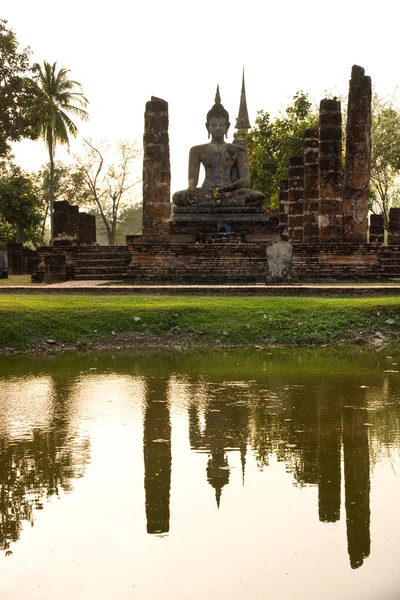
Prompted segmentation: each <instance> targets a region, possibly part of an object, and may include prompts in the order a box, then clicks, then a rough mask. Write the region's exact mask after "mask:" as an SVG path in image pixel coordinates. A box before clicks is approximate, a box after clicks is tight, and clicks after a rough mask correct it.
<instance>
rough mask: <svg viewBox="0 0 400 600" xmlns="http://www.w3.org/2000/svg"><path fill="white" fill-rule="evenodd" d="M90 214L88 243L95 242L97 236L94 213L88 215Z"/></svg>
mask: <svg viewBox="0 0 400 600" xmlns="http://www.w3.org/2000/svg"><path fill="white" fill-rule="evenodd" d="M89 216H90V244H95V243H96V240H97V237H96V217H95V215H89Z"/></svg>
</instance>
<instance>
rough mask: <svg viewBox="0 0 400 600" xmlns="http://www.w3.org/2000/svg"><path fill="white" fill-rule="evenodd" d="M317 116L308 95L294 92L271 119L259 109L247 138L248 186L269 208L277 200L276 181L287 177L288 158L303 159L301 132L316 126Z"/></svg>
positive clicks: (277, 185)
mask: <svg viewBox="0 0 400 600" xmlns="http://www.w3.org/2000/svg"><path fill="white" fill-rule="evenodd" d="M317 124H318V114H317V111H316V109H315V107H313V106H312V103H311V102H310V100H309V97H308V94H305V93H304V92H297V94H295V95H294V96H293V102H292V104H290V105H289V106H288V107H287V108H286V109H285V110H284V111H282V112H281V113H280V115H279V116H278V117H276V118H275V119H271V116H270V114H269V113H267V112H266V111H264V110H261V111H259V112H258V113H257V118H256V121H255V126H254V127H253V129H251V131H250V133H249V136H248V141H249V145H248V152H249V163H250V180H251V187H252V188H253V189H256V190H258V191H260V192H263V193H264V194H265V196H266V198H267V203H268V206H269V207H270V208H276V207H277V206H278V201H279V182H280V181H281V180H282V179H286V178H287V167H288V162H289V158H290V157H291V156H303V151H304V132H305V130H306V129H307V128H309V127H316V126H317Z"/></svg>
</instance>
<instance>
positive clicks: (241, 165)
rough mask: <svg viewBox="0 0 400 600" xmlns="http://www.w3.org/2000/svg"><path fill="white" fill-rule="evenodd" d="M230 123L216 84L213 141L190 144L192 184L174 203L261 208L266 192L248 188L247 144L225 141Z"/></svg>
mask: <svg viewBox="0 0 400 600" xmlns="http://www.w3.org/2000/svg"><path fill="white" fill-rule="evenodd" d="M229 125H230V123H229V114H228V112H227V111H226V109H225V108H224V107H223V106H222V104H221V97H220V94H219V87H218V86H217V93H216V96H215V104H214V106H213V107H212V108H211V110H209V111H208V113H207V122H206V127H207V131H208V137H209V138H210V136H211V142H209V143H208V144H201V145H200V146H194V147H193V148H191V150H190V154H189V187H188V189H187V190H182V191H179V192H175V194H174V195H173V197H172V202H173V204H174V205H175V206H178V207H185V206H192V207H193V208H195V206H196V205H199V208H200V206H201V207H205V208H206V207H207V206H210V207H218V206H221V207H230V206H232V207H240V206H243V207H244V206H249V207H250V206H252V207H260V208H261V206H262V204H263V202H264V201H265V196H264V194H262V193H261V192H256V191H254V190H250V189H248V187H249V185H250V177H249V162H248V156H247V151H246V148H244V147H243V146H239V145H236V144H229V143H227V142H226V141H225V138H226V135H227V132H228V129H229ZM201 164H202V165H203V166H204V169H205V179H204V182H203V185H202V186H201V187H197V184H198V180H199V172H200V165H201ZM192 210H193V209H192Z"/></svg>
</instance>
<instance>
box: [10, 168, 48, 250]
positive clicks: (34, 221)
mask: <svg viewBox="0 0 400 600" xmlns="http://www.w3.org/2000/svg"><path fill="white" fill-rule="evenodd" d="M0 215H1V217H2V219H3V221H4V222H5V223H7V224H8V225H9V233H11V232H12V233H15V238H14V239H15V241H16V242H21V243H23V242H37V241H39V239H40V223H41V220H42V213H41V202H40V198H39V197H38V195H37V193H36V190H35V186H34V184H33V182H32V180H31V178H30V177H29V176H28V175H27V174H26V173H24V172H23V171H22V170H21V169H20V168H19V167H17V166H15V165H11V166H9V167H8V169H3V170H2V173H1V175H0Z"/></svg>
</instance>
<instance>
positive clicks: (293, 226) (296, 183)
mask: <svg viewBox="0 0 400 600" xmlns="http://www.w3.org/2000/svg"><path fill="white" fill-rule="evenodd" d="M303 185H304V167H303V158H302V157H300V156H292V157H291V158H289V170H288V201H289V211H288V234H289V241H290V242H302V241H303V191H304V190H303Z"/></svg>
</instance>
